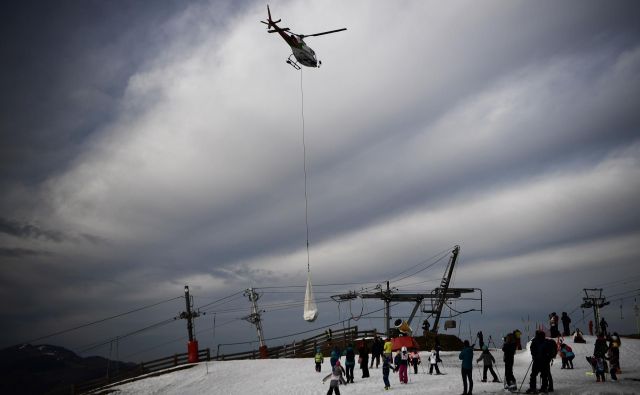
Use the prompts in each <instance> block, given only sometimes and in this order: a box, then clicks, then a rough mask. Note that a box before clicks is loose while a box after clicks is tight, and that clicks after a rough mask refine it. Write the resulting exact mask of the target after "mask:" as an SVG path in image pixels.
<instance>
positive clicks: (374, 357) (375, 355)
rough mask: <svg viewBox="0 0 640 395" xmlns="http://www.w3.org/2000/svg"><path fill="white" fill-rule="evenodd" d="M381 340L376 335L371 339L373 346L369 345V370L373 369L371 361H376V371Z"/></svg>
mask: <svg viewBox="0 0 640 395" xmlns="http://www.w3.org/2000/svg"><path fill="white" fill-rule="evenodd" d="M382 348H383V344H382V340H381V339H380V337H379V336H378V335H376V336H375V337H374V338H373V344H372V345H371V364H370V365H369V368H370V369H371V368H373V361H374V360H375V361H376V369H378V366H380V355H382Z"/></svg>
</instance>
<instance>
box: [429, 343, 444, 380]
mask: <svg viewBox="0 0 640 395" xmlns="http://www.w3.org/2000/svg"><path fill="white" fill-rule="evenodd" d="M433 368H436V374H442V373H440V369H439V368H438V353H437V352H436V350H435V349H433V350H431V355H429V374H433Z"/></svg>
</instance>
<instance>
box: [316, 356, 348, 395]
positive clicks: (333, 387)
mask: <svg viewBox="0 0 640 395" xmlns="http://www.w3.org/2000/svg"><path fill="white" fill-rule="evenodd" d="M343 374H344V369H343V368H342V366H340V361H336V365H335V366H334V367H333V369H332V370H331V373H329V374H328V375H327V376H326V377H325V378H323V379H322V382H323V383H324V382H325V381H327V379H328V378H329V377H331V382H330V383H329V391H327V395H331V394H333V392H334V391H335V393H336V395H340V388H339V386H340V384H344V385H347V382H346V381H344V379H343V378H342V375H343Z"/></svg>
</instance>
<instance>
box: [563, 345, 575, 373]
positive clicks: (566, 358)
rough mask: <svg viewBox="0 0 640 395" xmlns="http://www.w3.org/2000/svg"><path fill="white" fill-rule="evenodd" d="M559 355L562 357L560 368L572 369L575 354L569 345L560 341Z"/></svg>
mask: <svg viewBox="0 0 640 395" xmlns="http://www.w3.org/2000/svg"><path fill="white" fill-rule="evenodd" d="M560 356H561V357H562V368H561V369H573V358H575V356H576V355H575V354H574V353H573V350H572V349H571V347H569V346H568V345H567V344H564V343H562V344H561V345H560Z"/></svg>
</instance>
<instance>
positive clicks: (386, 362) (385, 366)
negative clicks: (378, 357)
mask: <svg viewBox="0 0 640 395" xmlns="http://www.w3.org/2000/svg"><path fill="white" fill-rule="evenodd" d="M390 369H393V370H394V371H395V368H394V367H393V365H391V358H386V357H385V358H383V360H382V380H383V381H384V389H385V390H388V389H389V388H391V384H390V383H389V370H390Z"/></svg>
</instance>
